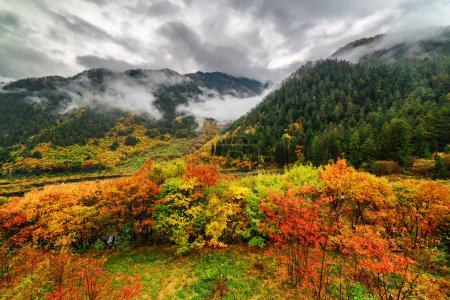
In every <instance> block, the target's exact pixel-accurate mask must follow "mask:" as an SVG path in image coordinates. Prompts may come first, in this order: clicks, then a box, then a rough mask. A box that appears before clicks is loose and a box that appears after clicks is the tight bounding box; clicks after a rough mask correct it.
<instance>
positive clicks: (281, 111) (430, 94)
mask: <svg viewBox="0 0 450 300" xmlns="http://www.w3.org/2000/svg"><path fill="white" fill-rule="evenodd" d="M449 32H450V31H449V30H448V28H447V30H441V31H440V34H438V35H433V36H431V37H430V38H428V39H423V40H415V41H413V42H409V43H407V42H403V41H401V43H399V44H392V43H391V42H390V45H389V47H388V48H379V47H378V46H377V47H374V48H372V50H373V51H372V52H367V49H368V47H369V45H371V44H376V43H380V42H381V41H383V40H384V41H387V40H388V39H392V37H389V36H377V37H374V38H368V39H363V40H358V41H355V42H353V43H351V44H349V45H347V46H345V47H343V48H341V49H339V50H338V51H337V52H336V53H337V54H336V55H344V54H345V55H347V54H350V53H352V54H355V53H356V52H358V53H359V54H361V53H362V52H364V55H362V56H361V55H360V59H359V62H358V63H352V62H350V61H347V60H338V59H337V58H334V59H328V60H322V61H317V62H314V63H308V64H306V65H304V66H302V67H301V68H300V69H298V70H297V71H296V72H295V73H293V74H292V75H291V76H290V77H288V78H287V79H285V80H284V82H283V84H282V85H281V86H280V88H279V89H277V90H275V91H274V92H272V93H271V94H269V95H268V96H267V97H266V98H265V99H264V100H263V101H262V102H261V103H260V104H259V105H258V106H257V107H255V108H254V109H253V110H252V111H250V112H249V113H248V114H246V115H244V116H242V117H241V118H240V119H238V120H236V121H235V122H234V123H233V124H231V125H230V126H229V127H228V131H227V132H226V133H225V134H224V135H223V136H222V138H221V139H220V140H219V141H218V142H217V143H216V144H215V145H213V147H212V149H211V152H212V153H213V154H215V155H218V156H226V157H230V158H233V159H235V158H239V159H247V160H250V161H252V162H255V163H257V162H265V163H269V164H277V165H279V166H283V165H286V164H290V163H293V162H295V161H298V160H301V161H311V162H313V163H314V164H316V165H318V164H323V163H327V162H328V160H330V159H336V158H337V157H339V156H341V157H346V158H348V159H349V160H350V162H351V163H352V164H353V165H355V166H361V165H363V164H370V163H371V162H372V161H374V160H391V161H395V162H398V163H400V164H408V163H409V161H410V159H411V157H412V156H418V157H431V154H432V153H433V152H436V151H444V150H446V151H448V148H449V146H448V145H449V144H450V34H449ZM383 43H384V42H383ZM380 45H382V44H380ZM359 48H364V51H360V50H361V49H359Z"/></svg>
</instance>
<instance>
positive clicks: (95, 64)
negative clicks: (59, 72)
mask: <svg viewBox="0 0 450 300" xmlns="http://www.w3.org/2000/svg"><path fill="white" fill-rule="evenodd" d="M77 62H78V63H79V64H80V65H82V66H84V67H86V68H88V69H93V68H105V69H109V70H112V71H116V72H121V71H125V70H130V69H138V68H145V67H147V66H139V65H135V64H131V63H129V62H127V61H124V60H118V59H114V58H112V57H107V58H103V57H98V56H95V55H83V56H77Z"/></svg>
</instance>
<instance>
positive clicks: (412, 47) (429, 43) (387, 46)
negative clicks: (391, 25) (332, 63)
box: [330, 27, 450, 62]
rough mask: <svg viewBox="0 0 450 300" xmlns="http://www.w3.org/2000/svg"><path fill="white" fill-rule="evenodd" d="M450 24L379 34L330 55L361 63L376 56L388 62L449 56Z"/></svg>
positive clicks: (348, 45) (350, 44)
mask: <svg viewBox="0 0 450 300" xmlns="http://www.w3.org/2000/svg"><path fill="white" fill-rule="evenodd" d="M449 39H450V27H438V28H434V27H432V28H425V29H421V30H415V31H405V32H399V33H390V34H379V35H376V36H373V37H368V38H362V39H358V40H356V41H353V42H350V43H348V44H347V45H345V46H343V47H341V48H339V49H338V50H337V51H336V52H334V53H333V54H332V55H331V57H330V58H338V59H345V60H350V61H352V62H358V61H359V60H361V59H370V58H374V57H376V58H377V59H383V60H385V61H386V62H388V61H392V60H395V59H399V58H404V57H422V58H423V57H428V58H434V57H439V56H441V55H443V56H447V53H448V51H449V49H448V40H449Z"/></svg>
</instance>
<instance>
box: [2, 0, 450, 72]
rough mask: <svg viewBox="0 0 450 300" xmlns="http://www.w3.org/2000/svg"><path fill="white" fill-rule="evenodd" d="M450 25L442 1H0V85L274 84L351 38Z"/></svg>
mask: <svg viewBox="0 0 450 300" xmlns="http://www.w3.org/2000/svg"><path fill="white" fill-rule="evenodd" d="M447 25H450V1H448V0H412V1H411V0H410V1H405V0H400V1H396V0H377V1H361V0H326V1H325V0H276V1H275V0H254V1H251V0H246V1H244V0H229V1H225V0H223V1H212V0H166V1H163V0H153V1H150V0H127V1H118V0H117V1H116V0H65V1H54V0H0V81H7V80H11V79H18V78H24V77H30V76H43V75H55V74H56V75H63V76H69V75H73V74H75V73H77V72H80V71H82V70H84V69H87V68H94V67H107V68H110V69H112V70H125V69H130V68H139V67H141V68H151V69H162V68H170V69H173V70H176V71H178V72H180V73H188V72H195V71H198V70H202V71H222V72H227V73H229V74H233V75H237V76H247V77H252V78H256V79H260V80H267V79H270V80H277V79H279V78H281V77H283V76H285V75H286V74H287V73H288V72H290V71H291V70H292V68H294V67H295V66H298V65H299V64H301V63H302V62H305V61H307V60H314V59H318V58H323V57H327V56H329V55H330V54H331V53H333V52H334V51H335V50H336V49H337V48H339V47H340V46H343V45H344V44H346V43H348V42H350V41H353V40H355V39H357V38H361V37H364V36H372V35H375V34H378V33H386V32H398V31H404V30H413V29H417V28H424V27H429V26H447Z"/></svg>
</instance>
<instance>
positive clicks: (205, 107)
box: [177, 88, 274, 124]
mask: <svg viewBox="0 0 450 300" xmlns="http://www.w3.org/2000/svg"><path fill="white" fill-rule="evenodd" d="M273 89H274V88H270V89H266V90H264V92H263V93H262V94H260V95H257V96H254V97H248V98H239V97H235V96H231V95H220V94H218V93H217V92H215V91H212V90H207V89H203V95H201V96H200V99H199V100H196V101H194V100H191V101H189V105H187V106H186V105H180V106H178V109H177V111H178V112H180V113H181V112H182V113H187V114H189V115H192V116H194V117H195V118H196V119H197V120H198V121H201V120H203V119H206V118H214V119H215V120H216V121H218V122H219V123H222V124H224V123H229V122H232V121H234V120H236V119H237V118H239V117H240V116H243V115H245V114H246V113H247V112H249V111H250V110H251V109H252V108H254V107H255V106H256V105H258V104H259V103H260V102H261V101H262V100H263V99H264V98H265V97H266V96H267V95H268V94H269V93H270V92H271V91H272V90H273ZM206 95H211V96H206Z"/></svg>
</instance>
